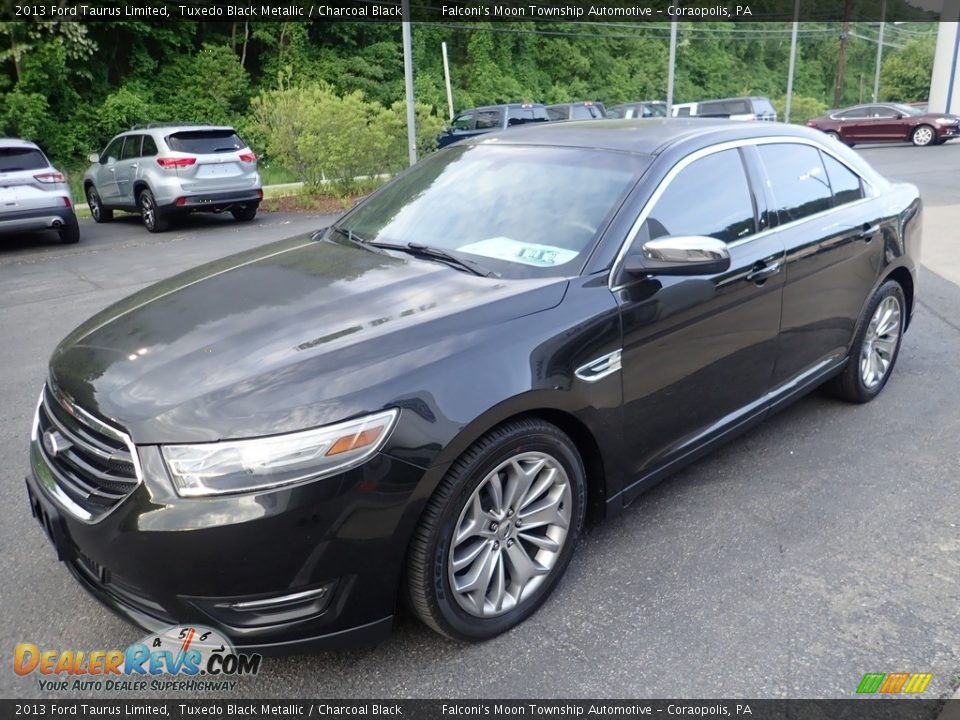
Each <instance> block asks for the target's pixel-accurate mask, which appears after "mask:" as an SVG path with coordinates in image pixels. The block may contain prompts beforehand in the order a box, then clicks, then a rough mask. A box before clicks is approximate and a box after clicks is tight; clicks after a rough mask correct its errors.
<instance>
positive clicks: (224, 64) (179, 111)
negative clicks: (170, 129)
mask: <svg viewBox="0 0 960 720" xmlns="http://www.w3.org/2000/svg"><path fill="white" fill-rule="evenodd" d="M151 87H153V88H154V93H155V97H157V98H158V99H160V100H161V103H162V105H159V108H160V109H161V112H162V114H163V117H157V118H147V119H149V120H172V121H175V122H181V121H182V122H197V123H209V124H211V125H229V124H231V123H232V122H233V121H234V119H235V118H236V117H237V115H238V114H239V113H240V112H242V111H243V110H244V109H245V108H246V105H247V101H248V96H249V91H250V78H249V77H248V75H247V71H246V70H244V69H243V67H242V66H241V65H240V59H239V58H238V57H237V55H236V54H235V53H234V52H233V50H231V49H230V48H229V47H227V46H225V45H209V44H204V45H203V47H201V48H200V51H199V52H197V53H196V54H195V55H185V56H180V57H178V58H177V59H175V60H174V61H173V62H171V63H169V64H168V65H167V66H166V67H164V68H163V69H162V70H161V71H160V74H159V76H158V77H157V79H156V82H155V83H151Z"/></svg>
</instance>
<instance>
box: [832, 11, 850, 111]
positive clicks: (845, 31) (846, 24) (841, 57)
mask: <svg viewBox="0 0 960 720" xmlns="http://www.w3.org/2000/svg"><path fill="white" fill-rule="evenodd" d="M852 5H853V0H843V27H842V29H841V30H840V51H839V53H838V54H837V81H836V83H834V86H833V106H834V107H840V104H841V103H842V102H843V71H844V66H845V65H846V63H847V38H848V37H849V35H850V10H851V6H852Z"/></svg>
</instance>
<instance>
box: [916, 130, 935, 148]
mask: <svg viewBox="0 0 960 720" xmlns="http://www.w3.org/2000/svg"><path fill="white" fill-rule="evenodd" d="M936 139H937V134H936V133H935V132H934V131H933V128H932V127H930V126H929V125H918V126H917V127H915V128H914V129H913V132H912V133H911V135H910V140H911V141H912V142H913V144H914V145H916V146H917V147H924V146H926V145H932V144H933V141H934V140H936Z"/></svg>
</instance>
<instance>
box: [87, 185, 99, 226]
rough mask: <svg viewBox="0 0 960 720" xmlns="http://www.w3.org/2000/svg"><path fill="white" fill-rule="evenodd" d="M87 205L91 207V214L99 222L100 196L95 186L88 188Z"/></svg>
mask: <svg viewBox="0 0 960 720" xmlns="http://www.w3.org/2000/svg"><path fill="white" fill-rule="evenodd" d="M87 207H89V208H90V214H91V215H92V216H93V219H94V220H95V221H97V222H99V221H100V196H99V195H97V191H96V190H94V189H93V188H90V189H89V190H87Z"/></svg>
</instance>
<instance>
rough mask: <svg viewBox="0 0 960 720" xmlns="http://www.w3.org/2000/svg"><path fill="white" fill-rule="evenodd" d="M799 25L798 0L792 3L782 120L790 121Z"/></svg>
mask: <svg viewBox="0 0 960 720" xmlns="http://www.w3.org/2000/svg"><path fill="white" fill-rule="evenodd" d="M799 25H800V0H796V1H795V2H794V3H793V31H792V32H791V33H790V67H789V68H788V70H787V106H786V107H785V108H784V110H783V121H784V122H790V110H791V108H792V107H793V71H794V70H795V69H796V67H797V29H798V27H799Z"/></svg>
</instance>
